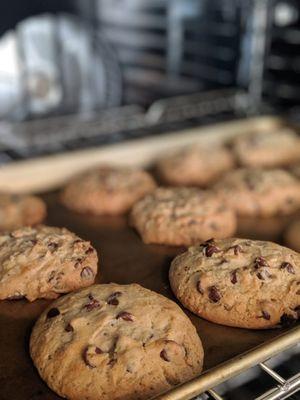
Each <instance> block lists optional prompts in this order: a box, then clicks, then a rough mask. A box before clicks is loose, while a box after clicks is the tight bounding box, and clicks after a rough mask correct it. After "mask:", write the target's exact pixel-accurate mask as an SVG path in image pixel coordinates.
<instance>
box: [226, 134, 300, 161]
mask: <svg viewBox="0 0 300 400" xmlns="http://www.w3.org/2000/svg"><path fill="white" fill-rule="evenodd" d="M232 148H233V152H234V154H235V156H236V158H237V160H238V162H239V164H240V165H243V166H249V167H280V166H284V165H290V164H292V163H295V162H297V161H300V138H299V136H298V135H297V134H296V133H295V132H294V131H292V130H291V129H288V128H283V129H281V130H278V131H275V132H270V131H260V132H254V133H250V134H246V135H239V136H237V137H236V138H235V139H234V141H233V146H232Z"/></svg>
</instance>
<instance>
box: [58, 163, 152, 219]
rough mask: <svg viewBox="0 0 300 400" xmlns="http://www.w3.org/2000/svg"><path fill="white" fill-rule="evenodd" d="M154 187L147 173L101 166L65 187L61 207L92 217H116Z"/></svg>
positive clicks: (125, 168) (76, 178) (83, 174)
mask: <svg viewBox="0 0 300 400" xmlns="http://www.w3.org/2000/svg"><path fill="white" fill-rule="evenodd" d="M155 187H156V184H155V182H154V180H153V178H152V177H151V176H150V174H148V173H147V172H145V171H143V170H139V169H133V168H127V167H109V166H102V167H98V168H94V169H92V170H89V171H86V172H84V173H82V174H81V175H79V176H77V177H75V178H74V179H73V180H71V182H70V183H68V184H67V185H66V187H65V188H64V190H63V191H62V194H61V200H62V202H63V204H64V205H65V206H66V207H68V208H70V209H71V210H74V211H77V212H82V213H91V214H95V215H103V214H108V215H118V214H124V213H126V212H127V211H129V210H130V208H131V207H132V205H133V204H134V203H135V202H136V201H137V200H139V199H140V198H142V197H144V196H145V194H147V193H149V192H151V191H152V190H153V189H154V188H155Z"/></svg>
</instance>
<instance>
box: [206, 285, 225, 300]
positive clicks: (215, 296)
mask: <svg viewBox="0 0 300 400" xmlns="http://www.w3.org/2000/svg"><path fill="white" fill-rule="evenodd" d="M208 291H209V292H208V297H209V299H210V300H211V301H213V302H214V303H217V302H218V301H220V299H221V297H222V296H221V294H220V292H219V290H218V289H217V287H216V286H211V287H210V288H209V289H208Z"/></svg>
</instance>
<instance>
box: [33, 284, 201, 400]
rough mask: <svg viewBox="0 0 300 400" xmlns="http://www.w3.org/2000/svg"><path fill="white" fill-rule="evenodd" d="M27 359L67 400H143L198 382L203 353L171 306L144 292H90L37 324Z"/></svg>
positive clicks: (55, 306) (60, 304) (126, 288)
mask: <svg viewBox="0 0 300 400" xmlns="http://www.w3.org/2000/svg"><path fill="white" fill-rule="evenodd" d="M30 353H31V357H32V359H33V362H34V364H35V366H36V367H37V369H38V371H39V374H40V376H41V377H42V379H44V380H45V381H46V382H47V384H48V385H49V386H50V388H51V389H52V390H54V391H55V392H56V393H58V394H59V395H60V396H62V397H66V398H68V399H72V400H75V399H78V400H79V399H80V400H81V399H89V400H98V399H101V400H112V399H118V400H125V399H126V400H130V399H132V400H142V399H149V398H152V397H154V396H155V395H158V394H159V393H161V392H163V391H165V390H168V389H170V388H172V387H173V386H174V385H177V384H179V383H181V382H184V381H187V380H189V379H191V378H193V377H194V376H196V375H198V374H199V373H200V372H201V369H202V362H203V349H202V344H201V341H200V339H199V336H198V335H197V332H196V329H195V327H194V326H193V325H192V323H191V322H190V320H189V319H188V318H187V316H186V315H185V314H184V313H183V311H182V310H181V309H180V308H179V307H178V306H177V305H176V304H175V303H174V302H172V301H171V300H169V299H167V298H165V297H163V296H161V295H159V294H157V293H155V292H152V291H150V290H147V289H144V288H143V287H141V286H139V285H136V284H132V285H117V284H113V283H111V284H107V285H94V286H91V287H90V288H88V289H83V290H80V291H78V292H76V293H71V294H69V295H66V296H63V297H61V298H60V299H58V300H56V301H55V302H54V303H52V304H51V305H50V306H49V307H48V308H47V309H46V310H45V312H43V314H42V315H41V316H40V318H39V319H38V321H37V323H36V324H35V326H34V328H33V331H32V335H31V338H30Z"/></svg>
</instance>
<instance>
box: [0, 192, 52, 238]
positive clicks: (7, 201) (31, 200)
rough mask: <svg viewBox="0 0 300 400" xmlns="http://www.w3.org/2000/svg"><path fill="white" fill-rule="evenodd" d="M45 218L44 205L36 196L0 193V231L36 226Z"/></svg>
mask: <svg viewBox="0 0 300 400" xmlns="http://www.w3.org/2000/svg"><path fill="white" fill-rule="evenodd" d="M45 217H46V204H45V203H44V201H43V200H42V199H40V198H39V197H37V196H31V195H22V194H11V193H0V230H1V231H5V230H12V229H16V228H20V227H21V226H28V225H36V224H39V223H41V222H42V221H43V219H44V218H45Z"/></svg>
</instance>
